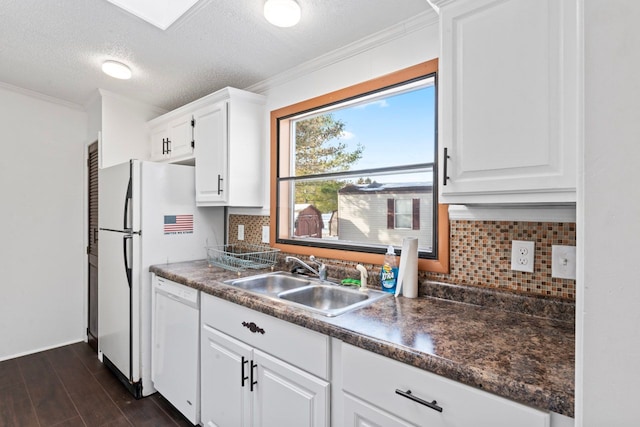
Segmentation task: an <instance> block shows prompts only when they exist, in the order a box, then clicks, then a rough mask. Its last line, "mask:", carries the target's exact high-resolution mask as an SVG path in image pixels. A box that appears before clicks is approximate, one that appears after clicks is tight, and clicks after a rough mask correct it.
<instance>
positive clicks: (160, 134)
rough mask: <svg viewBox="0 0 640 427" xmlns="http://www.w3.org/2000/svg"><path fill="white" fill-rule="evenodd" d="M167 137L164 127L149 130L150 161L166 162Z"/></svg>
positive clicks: (167, 156)
mask: <svg viewBox="0 0 640 427" xmlns="http://www.w3.org/2000/svg"><path fill="white" fill-rule="evenodd" d="M168 137H169V133H168V132H167V128H166V127H165V126H162V127H159V128H153V129H151V160H152V161H154V162H160V161H164V160H167V159H168V158H169V155H168V154H167V153H166V148H167V146H166V143H165V141H166V139H167V138H168Z"/></svg>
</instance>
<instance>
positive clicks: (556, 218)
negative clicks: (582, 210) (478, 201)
mask: <svg viewBox="0 0 640 427" xmlns="http://www.w3.org/2000/svg"><path fill="white" fill-rule="evenodd" d="M449 220H451V221H456V220H469V221H523V222H576V207H575V205H559V206H549V205H546V206H532V205H522V206H515V205H511V206H504V205H498V206H487V205H486V206H468V205H449Z"/></svg>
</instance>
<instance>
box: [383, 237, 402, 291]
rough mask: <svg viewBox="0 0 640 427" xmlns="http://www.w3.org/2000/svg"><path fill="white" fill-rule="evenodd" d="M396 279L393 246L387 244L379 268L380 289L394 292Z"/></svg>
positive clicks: (396, 268)
mask: <svg viewBox="0 0 640 427" xmlns="http://www.w3.org/2000/svg"><path fill="white" fill-rule="evenodd" d="M397 280H398V261H397V257H396V253H395V251H394V250H393V246H391V245H389V247H388V248H387V253H386V254H384V263H383V264H382V270H380V284H381V285H382V290H383V291H385V292H390V293H392V294H394V293H395V292H396V281H397Z"/></svg>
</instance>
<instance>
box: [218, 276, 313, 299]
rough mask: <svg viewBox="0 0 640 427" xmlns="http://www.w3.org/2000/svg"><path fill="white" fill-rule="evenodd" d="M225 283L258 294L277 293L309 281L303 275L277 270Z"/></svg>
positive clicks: (306, 283) (303, 284)
mask: <svg viewBox="0 0 640 427" xmlns="http://www.w3.org/2000/svg"><path fill="white" fill-rule="evenodd" d="M225 283H227V284H229V285H233V286H235V287H238V288H241V289H245V290H247V291H252V292H257V293H260V294H275V295H277V294H279V293H280V292H284V291H290V290H291V289H296V288H299V287H302V286H306V285H308V284H309V283H310V280H309V279H307V278H303V277H295V276H293V275H292V274H291V273H284V272H277V273H268V274H261V275H258V276H251V277H245V278H242V279H233V280H227V281H226V282H225Z"/></svg>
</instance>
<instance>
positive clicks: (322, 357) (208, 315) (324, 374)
mask: <svg viewBox="0 0 640 427" xmlns="http://www.w3.org/2000/svg"><path fill="white" fill-rule="evenodd" d="M201 320H202V323H203V324H205V325H208V326H210V327H212V328H214V329H217V330H219V331H221V332H224V333H225V334H227V335H230V336H232V337H234V338H236V339H238V340H240V341H242V342H244V343H246V344H248V345H250V346H252V347H255V348H258V349H260V350H262V351H264V352H265V353H268V354H271V355H272V356H275V357H277V358H279V359H282V360H284V361H286V362H288V363H290V364H292V365H294V366H297V367H298V368H300V369H303V370H305V371H307V372H309V373H311V374H313V375H315V376H317V377H320V378H323V379H325V380H326V379H329V361H330V359H331V357H330V353H329V337H328V336H326V335H323V334H320V333H317V332H314V331H311V330H309V329H305V328H303V327H300V326H297V325H294V324H292V323H289V322H285V321H283V320H280V319H276V318H275V317H272V316H269V315H267V314H263V313H260V312H258V311H255V310H251V309H250V308H247V307H243V306H241V305H238V304H234V303H231V302H229V301H225V300H223V299H220V298H216V297H214V296H211V295H208V294H204V293H203V294H202V301H201Z"/></svg>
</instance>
